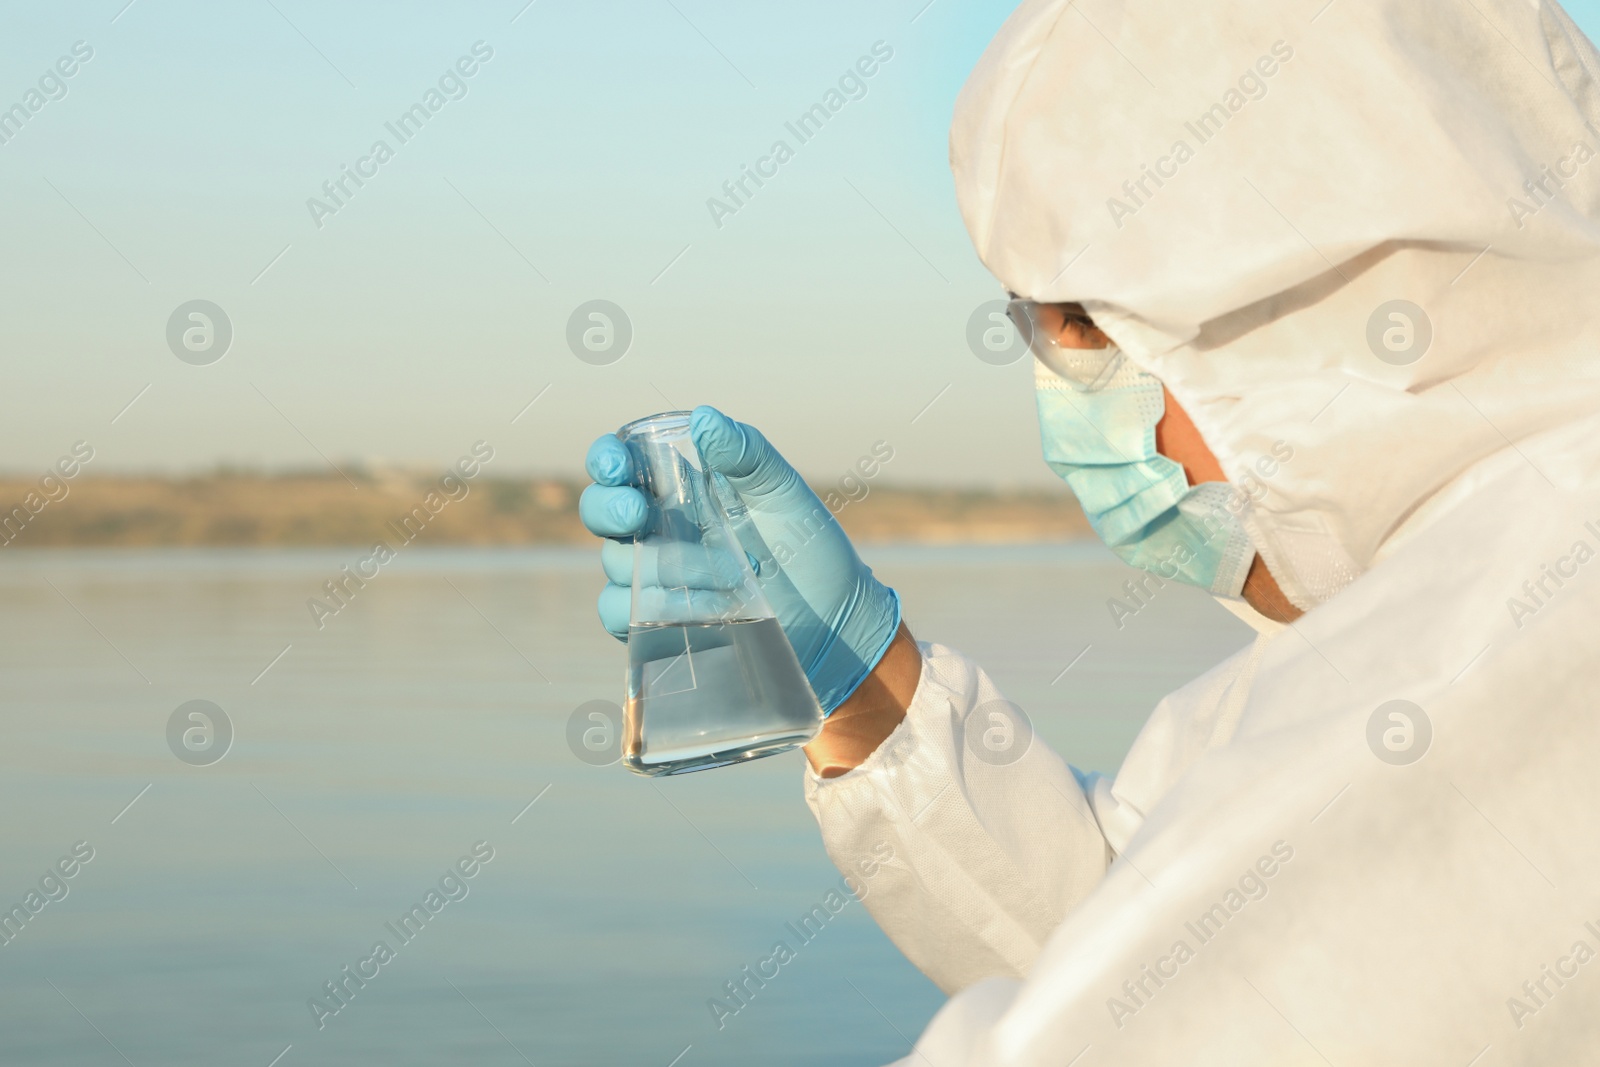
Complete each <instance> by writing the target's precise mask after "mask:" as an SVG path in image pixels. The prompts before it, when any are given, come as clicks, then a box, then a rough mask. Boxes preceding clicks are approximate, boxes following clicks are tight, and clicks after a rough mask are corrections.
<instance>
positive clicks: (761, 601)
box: [617, 411, 772, 626]
mask: <svg viewBox="0 0 1600 1067" xmlns="http://www.w3.org/2000/svg"><path fill="white" fill-rule="evenodd" d="M690 419H691V416H690V413H689V412H687V411H671V412H666V413H664V414H661V415H652V416H650V417H649V418H647V419H639V420H638V421H636V422H630V423H629V424H628V425H626V426H624V427H623V428H622V429H621V430H619V431H617V436H618V437H619V438H621V439H622V441H623V443H624V444H625V445H627V447H628V451H629V454H630V455H631V457H632V459H633V464H634V469H635V471H636V472H637V474H638V479H639V485H640V487H641V488H642V489H643V490H644V492H645V495H646V498H647V499H648V501H649V504H650V512H651V514H650V518H649V520H648V522H647V523H646V524H645V527H644V529H643V531H642V532H641V533H640V534H639V535H638V536H637V537H636V538H635V540H634V546H635V547H634V579H633V614H632V621H633V624H634V625H636V626H641V625H650V624H654V623H679V624H681V623H691V622H717V623H726V622H732V621H735V620H739V619H762V618H771V617H772V609H771V607H770V606H769V605H768V603H767V598H766V595H765V594H764V593H763V592H762V591H761V586H760V583H759V582H758V580H757V579H756V576H755V573H754V571H753V570H752V569H751V567H750V563H749V560H748V559H747V557H746V555H745V551H744V548H743V546H742V545H741V544H740V543H739V540H738V537H737V536H736V535H735V534H734V532H733V530H732V528H731V527H730V525H729V521H728V516H727V515H726V514H725V513H724V512H723V509H722V507H721V505H720V504H719V503H718V499H717V495H716V492H715V491H714V489H713V486H712V482H711V478H710V476H709V475H708V474H707V472H706V470H705V466H704V464H703V463H702V462H701V459H700V454H699V452H698V451H697V450H696V449H695V446H694V440H693V438H692V437H691V436H690V432H689V430H690Z"/></svg>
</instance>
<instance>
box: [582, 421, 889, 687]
mask: <svg viewBox="0 0 1600 1067" xmlns="http://www.w3.org/2000/svg"><path fill="white" fill-rule="evenodd" d="M689 432H690V436H691V437H692V438H693V439H694V445H695V448H696V449H698V450H699V452H700V458H701V460H702V461H703V462H704V463H705V465H706V469H707V471H709V472H715V475H720V476H721V479H725V480H726V486H727V487H728V488H731V489H732V490H733V493H734V494H735V495H736V496H737V498H738V501H739V503H740V504H742V505H743V508H744V511H745V513H744V514H743V515H739V514H737V513H738V511H739V510H740V509H739V508H736V507H735V508H730V509H729V510H730V519H731V520H732V522H731V524H732V526H733V530H734V533H735V534H736V535H737V536H738V538H739V542H740V544H741V545H742V546H743V547H744V549H745V551H746V552H747V553H748V554H749V556H750V558H751V560H752V561H753V567H754V569H755V571H756V576H757V580H758V581H759V582H760V583H761V588H762V591H763V592H764V593H765V594H766V597H767V600H768V602H769V603H771V605H772V607H773V610H774V611H775V612H776V613H777V616H778V623H779V625H781V626H782V627H783V632H784V634H785V635H786V636H787V637H788V638H789V643H790V644H791V645H793V646H794V650H795V654H796V656H798V657H799V659H800V666H801V667H803V668H804V669H805V672H806V678H807V679H808V680H809V681H810V682H811V688H812V689H813V690H814V691H815V692H816V694H817V700H818V701H819V702H820V703H821V705H822V710H823V711H824V712H825V713H828V712H832V711H833V710H834V709H835V708H837V707H838V706H839V705H840V704H842V703H844V701H845V699H846V698H847V697H849V696H850V694H851V693H853V692H855V690H856V687H857V686H859V685H860V684H861V682H862V681H863V680H864V679H865V678H866V677H867V675H868V674H870V673H871V672H872V669H873V668H874V667H876V666H877V664H878V660H880V659H881V658H882V657H883V653H884V651H885V650H886V649H887V648H888V647H889V643H890V641H892V640H893V639H894V635H895V633H896V631H897V630H899V628H900V598H899V597H898V596H897V595H896V594H895V592H894V590H892V589H890V588H889V587H887V586H885V585H884V584H883V583H881V582H879V581H878V580H877V579H876V578H874V577H873V576H872V571H871V569H870V568H868V567H867V566H866V564H864V563H862V562H861V558H860V557H859V556H857V555H856V552H855V548H854V547H852V546H851V544H850V539H849V538H848V537H846V536H845V532H844V530H843V529H842V528H841V527H840V526H839V523H838V521H837V520H835V519H834V517H833V515H832V513H831V512H829V511H828V509H827V507H826V506H825V505H824V504H823V503H822V501H821V500H819V499H818V498H817V494H816V493H813V492H812V491H811V488H810V487H809V486H808V485H806V483H805V481H804V480H803V479H801V477H800V475H799V474H797V473H795V469H794V468H793V467H791V466H789V464H788V462H787V461H786V460H784V458H783V457H782V456H780V455H779V454H778V452H777V450H776V449H774V448H773V447H772V446H771V445H770V444H768V443H767V439H766V438H765V437H763V436H761V433H760V431H758V430H756V429H755V428H754V427H752V426H746V425H744V424H743V423H739V422H734V421H733V420H732V419H730V418H728V417H727V416H726V415H724V414H722V412H720V411H718V410H717V409H716V408H712V407H705V406H701V407H698V408H695V410H694V415H693V418H692V419H691V420H690V424H689ZM585 466H586V467H587V469H588V472H589V477H591V478H593V479H594V480H595V483H596V484H594V485H591V486H589V487H588V488H587V489H585V490H584V492H583V496H582V497H581V498H580V499H579V501H578V514H579V516H580V517H581V518H582V520H583V524H584V525H585V526H586V527H588V528H589V531H590V532H591V533H593V534H596V535H597V536H600V537H604V538H607V539H608V540H607V541H606V542H605V543H604V544H603V545H601V548H600V564H601V566H602V567H603V568H604V570H605V573H606V578H607V580H608V583H609V584H607V585H606V587H605V588H604V589H602V590H601V591H600V621H601V623H602V624H603V625H604V626H605V628H606V629H607V630H609V631H610V632H611V633H612V634H613V635H614V636H616V637H618V638H621V639H622V640H627V636H628V612H629V600H630V595H629V594H630V590H631V587H632V583H633V559H634V549H633V545H632V543H631V541H632V538H633V535H634V534H636V533H637V532H638V531H639V530H641V529H642V528H643V527H644V525H645V521H646V519H647V518H648V517H649V513H650V505H649V502H648V499H647V498H646V496H645V494H644V493H643V492H642V491H641V490H639V489H637V488H635V485H636V484H637V474H636V472H635V471H634V469H633V462H632V459H631V457H630V456H629V454H628V449H627V447H626V446H625V445H624V444H623V443H622V442H621V441H620V440H618V439H617V437H616V435H615V434H606V435H605V436H604V437H601V438H600V439H599V440H598V441H596V442H595V443H594V444H593V445H592V446H591V447H590V448H589V455H588V458H587V460H586V463H585Z"/></svg>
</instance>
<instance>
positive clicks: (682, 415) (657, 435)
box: [617, 411, 694, 441]
mask: <svg viewBox="0 0 1600 1067" xmlns="http://www.w3.org/2000/svg"><path fill="white" fill-rule="evenodd" d="M693 415H694V412H692V411H662V412H659V413H657V414H655V415H646V416H645V417H644V418H642V419H634V420H633V421H632V422H630V423H627V424H626V425H624V426H622V427H621V428H620V429H618V430H617V437H618V438H620V439H621V440H623V441H630V440H637V439H640V438H644V439H648V440H656V441H659V440H663V439H668V438H674V437H687V436H688V434H689V420H690V419H691V418H692V417H693Z"/></svg>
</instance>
